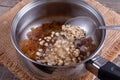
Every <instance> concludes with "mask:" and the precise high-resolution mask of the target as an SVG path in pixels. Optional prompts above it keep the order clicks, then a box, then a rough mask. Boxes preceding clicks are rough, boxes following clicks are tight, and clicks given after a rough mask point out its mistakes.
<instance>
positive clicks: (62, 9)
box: [11, 0, 120, 80]
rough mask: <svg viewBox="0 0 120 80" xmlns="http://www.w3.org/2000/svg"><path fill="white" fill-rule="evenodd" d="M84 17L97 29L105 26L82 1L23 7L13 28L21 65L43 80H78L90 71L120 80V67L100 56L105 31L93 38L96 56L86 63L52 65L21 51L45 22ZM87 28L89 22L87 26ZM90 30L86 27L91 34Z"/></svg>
mask: <svg viewBox="0 0 120 80" xmlns="http://www.w3.org/2000/svg"><path fill="white" fill-rule="evenodd" d="M77 16H85V17H89V18H91V19H92V20H93V21H94V22H95V24H96V28H98V27H99V26H105V21H104V18H103V17H102V16H101V14H100V12H98V11H97V10H96V9H95V8H93V7H92V6H91V5H89V4H88V3H87V2H85V1H82V0H74V1H73V0H36V1H33V2H31V3H29V4H27V5H26V6H24V7H23V8H22V9H21V10H20V11H19V12H18V13H17V15H16V16H15V17H14V20H13V22H12V27H11V39H12V43H13V45H14V47H15V49H16V50H17V55H18V57H19V59H20V60H21V61H22V64H23V65H24V67H25V68H26V69H28V70H29V71H30V72H31V73H32V74H33V75H35V76H36V77H38V78H42V79H54V78H57V79H61V80H62V79H68V80H70V79H75V78H76V77H78V76H82V75H84V74H85V73H86V72H87V71H90V72H91V73H93V74H94V75H96V76H97V77H98V78H100V79H101V80H120V68H119V67H117V66H116V65H115V64H113V63H111V62H109V61H107V60H106V59H104V58H102V57H101V56H100V50H101V48H102V47H103V45H104V42H105V38H106V29H99V30H95V31H94V34H92V37H93V38H94V39H93V40H94V42H95V43H96V45H97V48H96V50H95V51H94V53H93V54H92V55H91V56H90V57H89V58H87V59H85V60H84V61H82V62H80V63H77V64H74V65H69V66H49V65H44V64H41V63H38V62H36V61H34V60H32V59H30V58H29V57H27V56H26V55H24V53H23V52H22V51H21V49H20V45H19V43H20V41H21V40H24V39H27V32H29V31H30V28H31V27H33V26H40V25H41V24H43V23H45V22H48V21H49V22H50V21H60V22H66V21H67V20H69V19H71V18H74V17H77ZM84 25H86V23H84ZM89 29H91V28H90V27H87V30H88V31H89Z"/></svg>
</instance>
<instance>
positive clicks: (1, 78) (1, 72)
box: [0, 0, 120, 80]
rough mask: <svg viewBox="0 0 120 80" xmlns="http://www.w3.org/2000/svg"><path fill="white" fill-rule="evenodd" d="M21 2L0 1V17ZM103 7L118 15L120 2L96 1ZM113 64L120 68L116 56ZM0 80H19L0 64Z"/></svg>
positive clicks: (119, 57)
mask: <svg viewBox="0 0 120 80" xmlns="http://www.w3.org/2000/svg"><path fill="white" fill-rule="evenodd" d="M19 1H21V0H0V15H2V14H4V13H5V12H6V11H8V10H9V9H10V8H12V7H14V5H15V4H17V3H18V2H19ZM97 1H99V2H100V3H102V4H103V5H104V6H107V7H109V8H111V9H113V10H114V11H116V12H117V13H120V0H97ZM114 63H115V64H117V65H118V66H120V56H118V57H117V58H116V59H115V60H114ZM0 80H19V79H18V78H16V77H15V76H14V75H13V74H12V73H11V72H10V71H9V70H8V69H7V68H6V67H4V66H3V65H2V64H0ZM96 80H98V79H96Z"/></svg>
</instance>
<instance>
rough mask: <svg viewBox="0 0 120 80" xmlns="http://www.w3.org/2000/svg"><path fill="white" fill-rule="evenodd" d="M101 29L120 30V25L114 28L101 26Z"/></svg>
mask: <svg viewBox="0 0 120 80" xmlns="http://www.w3.org/2000/svg"><path fill="white" fill-rule="evenodd" d="M99 29H106V30H120V25H113V26H100V27H99Z"/></svg>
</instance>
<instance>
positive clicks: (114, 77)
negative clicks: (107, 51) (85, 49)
mask: <svg viewBox="0 0 120 80" xmlns="http://www.w3.org/2000/svg"><path fill="white" fill-rule="evenodd" d="M86 69H87V70H89V71H90V72H92V73H93V74H95V75H96V76H98V78H99V79H100V80H120V67H118V66H116V65H115V64H113V63H112V62H110V61H107V60H106V59H104V58H102V57H100V56H97V57H95V58H93V59H91V60H89V61H87V62H86Z"/></svg>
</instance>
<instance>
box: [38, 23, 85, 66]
mask: <svg viewBox="0 0 120 80" xmlns="http://www.w3.org/2000/svg"><path fill="white" fill-rule="evenodd" d="M83 37H85V32H84V30H82V29H80V28H79V27H77V26H70V25H63V26H62V30H61V31H60V32H54V31H53V32H51V35H50V36H46V37H44V40H42V39H41V38H40V39H39V45H41V46H45V47H46V49H45V51H43V49H38V51H37V52H36V61H38V62H41V63H43V64H47V65H52V66H54V65H55V66H64V65H71V64H75V63H77V62H80V61H81V59H80V56H79V55H80V50H79V49H76V48H75V45H74V41H75V39H81V38H83ZM50 42H52V44H51V43H50ZM41 57H42V58H41Z"/></svg>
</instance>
